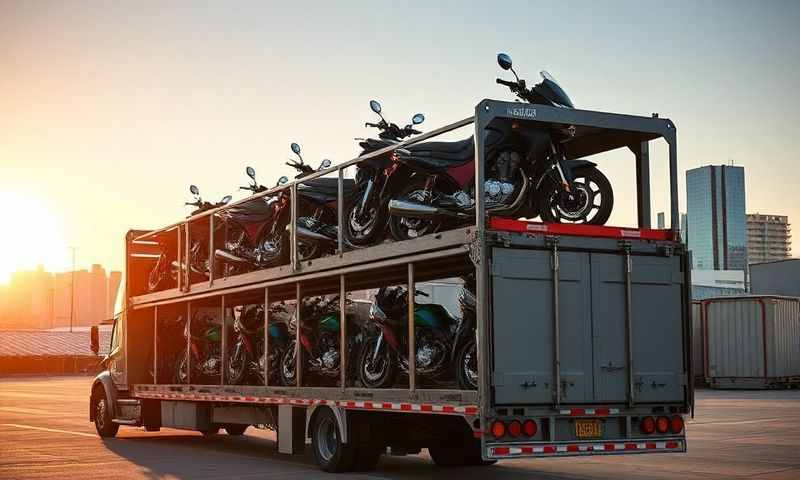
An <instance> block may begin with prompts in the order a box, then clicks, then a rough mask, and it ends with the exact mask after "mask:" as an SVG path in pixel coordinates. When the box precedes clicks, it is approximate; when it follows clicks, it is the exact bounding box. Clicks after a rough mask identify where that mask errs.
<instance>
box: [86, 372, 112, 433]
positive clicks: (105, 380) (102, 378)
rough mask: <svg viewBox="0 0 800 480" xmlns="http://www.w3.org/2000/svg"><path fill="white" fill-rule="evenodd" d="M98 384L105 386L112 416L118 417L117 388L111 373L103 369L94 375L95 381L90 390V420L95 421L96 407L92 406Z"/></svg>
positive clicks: (104, 389)
mask: <svg viewBox="0 0 800 480" xmlns="http://www.w3.org/2000/svg"><path fill="white" fill-rule="evenodd" d="M98 385H102V386H103V391H104V392H105V394H106V398H107V399H108V408H109V413H110V415H111V418H116V416H117V389H116V387H114V382H113V380H111V373H109V371H108V370H105V371H102V372H100V373H99V374H97V376H96V377H94V381H93V382H92V388H91V390H89V421H90V422H93V421H94V409H93V408H92V404H93V403H94V391H95V388H97V386H98Z"/></svg>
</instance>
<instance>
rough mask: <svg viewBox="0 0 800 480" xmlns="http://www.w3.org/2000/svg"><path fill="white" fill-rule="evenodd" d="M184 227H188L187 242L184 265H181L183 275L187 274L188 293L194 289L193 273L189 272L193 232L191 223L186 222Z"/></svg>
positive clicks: (186, 287)
mask: <svg viewBox="0 0 800 480" xmlns="http://www.w3.org/2000/svg"><path fill="white" fill-rule="evenodd" d="M184 225H185V226H186V242H185V243H186V245H184V256H183V262H184V263H181V264H180V265H181V270H182V273H185V275H186V278H185V280H186V283H185V289H186V291H187V292H188V291H189V290H191V289H192V273H191V271H190V270H189V254H190V252H191V250H190V245H191V244H192V237H191V233H192V232H191V231H190V230H189V222H186V223H185V224H184Z"/></svg>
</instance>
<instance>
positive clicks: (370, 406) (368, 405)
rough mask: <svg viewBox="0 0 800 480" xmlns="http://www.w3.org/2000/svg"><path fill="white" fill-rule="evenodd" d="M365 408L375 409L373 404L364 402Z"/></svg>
mask: <svg viewBox="0 0 800 480" xmlns="http://www.w3.org/2000/svg"><path fill="white" fill-rule="evenodd" d="M364 408H374V406H373V405H372V402H364Z"/></svg>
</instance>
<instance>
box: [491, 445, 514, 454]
mask: <svg viewBox="0 0 800 480" xmlns="http://www.w3.org/2000/svg"><path fill="white" fill-rule="evenodd" d="M492 451H494V454H495V455H508V454H509V453H510V452H511V450H510V449H509V448H508V447H494V448H493V449H492Z"/></svg>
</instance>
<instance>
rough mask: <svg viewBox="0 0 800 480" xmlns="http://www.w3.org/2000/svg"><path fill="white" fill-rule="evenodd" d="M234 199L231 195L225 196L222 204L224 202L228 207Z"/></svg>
mask: <svg viewBox="0 0 800 480" xmlns="http://www.w3.org/2000/svg"><path fill="white" fill-rule="evenodd" d="M232 198H233V197H231V196H230V195H225V196H224V197H222V200H221V202H222V204H223V205H227V204H228V202H230V201H231V199H232Z"/></svg>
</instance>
